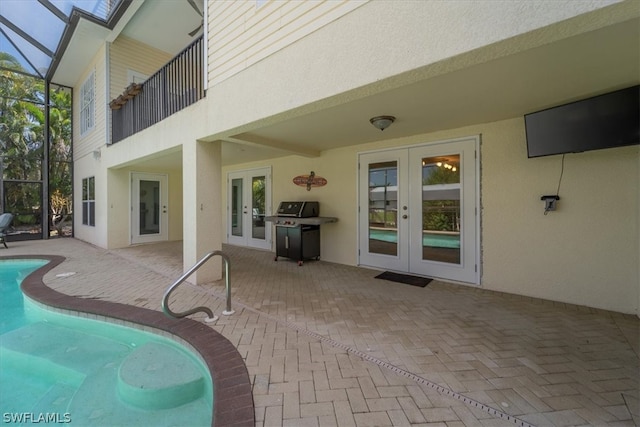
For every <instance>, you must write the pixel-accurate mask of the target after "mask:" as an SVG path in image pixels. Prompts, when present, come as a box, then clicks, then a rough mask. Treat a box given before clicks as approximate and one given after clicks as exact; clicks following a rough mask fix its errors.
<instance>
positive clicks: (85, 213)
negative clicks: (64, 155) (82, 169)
mask: <svg viewBox="0 0 640 427" xmlns="http://www.w3.org/2000/svg"><path fill="white" fill-rule="evenodd" d="M95 191H96V184H95V177H93V176H90V177H88V178H83V179H82V223H83V224H84V225H90V226H92V227H95V225H96V200H95V197H96V194H95Z"/></svg>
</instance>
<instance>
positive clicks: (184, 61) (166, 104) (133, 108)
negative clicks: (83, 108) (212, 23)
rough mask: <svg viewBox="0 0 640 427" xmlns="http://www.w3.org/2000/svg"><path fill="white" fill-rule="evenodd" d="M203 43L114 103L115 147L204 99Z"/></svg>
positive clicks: (113, 137) (131, 89) (112, 124)
mask: <svg viewBox="0 0 640 427" xmlns="http://www.w3.org/2000/svg"><path fill="white" fill-rule="evenodd" d="M203 43H204V42H203V38H202V37H200V38H198V39H197V40H196V41H194V42H193V43H192V44H191V45H189V46H188V47H187V48H185V49H184V50H183V51H182V52H180V53H179V54H178V55H177V56H176V57H175V58H173V59H172V60H171V62H169V63H168V64H166V65H165V66H163V67H162V68H161V69H160V70H158V71H157V72H156V73H155V74H154V75H152V76H151V77H149V78H148V79H147V80H146V81H145V82H144V83H142V84H140V85H131V86H129V88H127V90H126V91H125V93H124V94H122V95H121V96H120V97H118V98H117V99H114V100H113V101H111V103H110V104H109V105H110V107H111V143H112V144H115V143H116V142H119V141H122V140H123V139H125V138H127V137H129V136H131V135H133V134H135V133H137V132H140V131H141V130H143V129H146V128H148V127H149V126H152V125H154V124H156V123H158V122H160V121H161V120H164V119H165V118H167V117H169V116H170V115H172V114H173V113H176V112H178V111H180V110H182V109H183V108H186V107H188V106H189V105H191V104H194V103H195V102H197V101H199V100H200V99H202V98H204V96H205V91H204V73H203V68H204V62H203V61H204V58H203V46H204V44H203Z"/></svg>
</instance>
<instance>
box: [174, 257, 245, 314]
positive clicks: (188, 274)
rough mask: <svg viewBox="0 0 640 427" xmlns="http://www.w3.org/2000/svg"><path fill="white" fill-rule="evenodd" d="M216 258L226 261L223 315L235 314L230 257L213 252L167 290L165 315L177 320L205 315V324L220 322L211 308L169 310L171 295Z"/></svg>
mask: <svg viewBox="0 0 640 427" xmlns="http://www.w3.org/2000/svg"><path fill="white" fill-rule="evenodd" d="M214 256H220V257H221V258H222V259H223V261H224V281H225V286H226V291H227V309H226V310H225V311H223V312H222V314H224V315H225V316H229V315H231V314H233V313H234V311H233V310H232V309H231V284H230V279H229V257H228V256H227V255H226V254H225V253H224V252H222V251H212V252H209V253H207V254H206V255H205V256H204V257H202V259H200V261H198V262H197V263H196V264H195V265H194V266H193V267H191V268H190V269H189V270H188V271H187V272H185V273H184V274H183V275H182V276H180V277H179V278H178V279H177V280H176V281H175V282H173V284H172V285H171V286H169V287H168V288H167V290H166V291H165V293H164V295H163V297H162V311H163V312H164V314H166V315H167V316H169V317H174V318H176V319H180V318H183V317H186V316H189V315H191V314H194V313H199V312H202V313H205V314H206V315H207V316H208V317H207V318H206V319H205V322H207V323H210V322H215V321H216V320H218V317H217V316H215V315H214V314H213V311H211V309H210V308H208V307H203V306H201V307H195V308H192V309H190V310H187V311H183V312H180V313H177V312H175V311H172V310H171V309H170V308H169V297H170V296H171V294H172V293H173V291H175V290H176V288H177V287H178V286H179V285H180V284H181V283H183V282H184V281H185V280H187V278H188V277H189V276H191V275H192V274H193V273H195V272H196V271H197V270H198V269H199V268H200V267H202V266H203V265H204V263H206V262H207V261H208V260H209V259H211V258H213V257H214Z"/></svg>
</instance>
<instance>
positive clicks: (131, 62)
mask: <svg viewBox="0 0 640 427" xmlns="http://www.w3.org/2000/svg"><path fill="white" fill-rule="evenodd" d="M172 57H173V56H172V55H171V54H169V53H167V52H164V51H161V50H158V49H155V48H153V47H151V46H148V45H146V44H144V43H140V42H138V41H136V40H133V39H130V38H128V37H118V38H117V39H116V40H115V41H114V42H113V43H111V47H110V49H109V68H110V71H109V74H110V78H111V80H110V85H109V87H110V91H109V96H110V98H109V100H112V99H114V98H117V97H118V96H120V95H121V94H122V92H123V91H124V89H125V88H126V87H127V86H128V85H129V83H130V82H129V81H127V70H133V71H137V72H138V73H141V74H145V75H147V76H150V75H152V74H154V73H155V72H156V71H158V70H159V69H160V68H161V67H162V66H163V65H165V64H166V63H167V62H169V61H170V60H171V58H172Z"/></svg>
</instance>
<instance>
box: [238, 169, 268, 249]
mask: <svg viewBox="0 0 640 427" xmlns="http://www.w3.org/2000/svg"><path fill="white" fill-rule="evenodd" d="M256 176H264V177H265V212H254V211H253V208H252V195H253V193H252V191H251V182H252V178H253V177H256ZM234 179H241V180H242V183H243V190H242V197H243V200H242V203H241V204H242V206H243V210H242V212H239V214H240V215H241V217H240V221H241V223H242V228H241V230H240V231H241V233H240V235H234V233H233V228H234V224H233V220H234V217H233V212H232V206H233V180H234ZM271 212H272V206H271V167H270V166H267V167H263V168H255V169H243V170H238V171H232V172H228V173H227V243H229V244H232V245H238V246H247V247H252V248H258V249H269V250H271V246H272V228H273V227H272V226H271V223H269V222H264V217H265V216H268V215H271ZM255 221H260V222H262V223H264V238H255V237H254V236H253V235H252V232H253V224H254V222H255Z"/></svg>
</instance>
